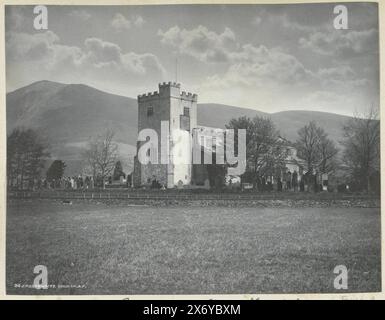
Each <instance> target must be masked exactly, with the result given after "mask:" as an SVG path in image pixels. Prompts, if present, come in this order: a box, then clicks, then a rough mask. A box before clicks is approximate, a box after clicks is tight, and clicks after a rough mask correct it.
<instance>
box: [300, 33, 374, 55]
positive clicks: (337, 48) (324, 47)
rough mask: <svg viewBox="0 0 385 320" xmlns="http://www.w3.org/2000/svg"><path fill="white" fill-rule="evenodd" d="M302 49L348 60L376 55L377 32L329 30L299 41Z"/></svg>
mask: <svg viewBox="0 0 385 320" xmlns="http://www.w3.org/2000/svg"><path fill="white" fill-rule="evenodd" d="M299 45H300V46H301V47H302V48H305V49H309V50H311V51H312V52H314V53H317V54H320V55H325V56H334V57H339V58H344V59H349V58H352V57H357V56H365V55H367V54H377V53H378V31H377V30H375V29H369V30H362V31H356V30H352V31H347V32H344V31H342V30H334V29H333V30H329V31H325V32H315V33H312V34H311V35H309V36H308V37H302V38H300V39H299Z"/></svg>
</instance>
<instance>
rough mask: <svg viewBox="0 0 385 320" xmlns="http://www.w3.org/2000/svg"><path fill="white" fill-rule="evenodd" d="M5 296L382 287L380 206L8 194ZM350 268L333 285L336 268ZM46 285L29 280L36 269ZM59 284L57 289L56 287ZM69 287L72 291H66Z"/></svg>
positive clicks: (319, 290)
mask: <svg viewBox="0 0 385 320" xmlns="http://www.w3.org/2000/svg"><path fill="white" fill-rule="evenodd" d="M6 246H7V248H6V272H7V274H6V280H7V293H8V294H199V293H200V294H209V293H229V294H236V293H311V292H335V293H337V292H338V293H342V292H368V291H379V290H380V288H381V276H380V274H381V261H380V247H381V239H380V209H379V208H253V207H250V208H226V207H220V208H219V207H205V208H199V207H190V208H188V207H187V208H186V207H162V208H156V207H151V206H133V205H132V206H128V205H106V204H96V203H86V202H82V201H78V202H75V203H74V204H72V205H68V204H67V205H66V204H62V203H60V202H55V201H53V200H19V201H17V202H16V201H10V202H9V203H8V210H7V244H6ZM341 264H342V265H345V266H346V267H347V268H348V270H349V274H348V275H349V277H348V290H345V291H342V292H341V291H340V290H335V289H334V287H333V281H334V278H335V276H336V275H334V274H333V269H334V267H335V266H337V265H341ZM36 265H45V266H47V268H48V282H49V285H55V286H56V288H50V289H47V290H36V289H33V288H20V287H18V285H31V284H32V283H33V279H34V277H35V276H36V275H35V274H34V273H33V268H34V266H36ZM58 286H62V288H58ZM70 286H72V288H70Z"/></svg>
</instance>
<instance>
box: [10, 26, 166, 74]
mask: <svg viewBox="0 0 385 320" xmlns="http://www.w3.org/2000/svg"><path fill="white" fill-rule="evenodd" d="M6 50H7V67H9V68H12V67H20V66H21V65H23V66H24V68H25V70H27V69H29V70H33V72H40V73H41V72H43V71H46V72H49V74H58V75H61V74H66V75H69V76H73V77H76V75H79V74H82V75H87V74H92V75H93V76H95V77H98V78H100V79H103V78H104V77H105V76H108V77H110V78H111V79H115V80H116V79H119V80H123V81H124V79H130V78H132V79H134V80H135V81H138V80H139V78H138V77H158V78H162V75H163V74H165V70H164V68H163V66H162V64H161V62H160V61H159V59H158V57H157V56H155V55H154V54H151V53H141V54H138V53H135V52H124V51H123V50H122V49H121V48H120V47H119V46H118V45H117V44H114V43H111V42H107V41H103V40H102V39H99V38H87V39H86V40H85V41H84V48H80V47H76V46H68V45H65V44H61V43H60V38H59V37H58V36H57V35H56V34H55V33H53V32H52V31H46V32H42V33H36V34H27V33H9V34H8V35H7V39H6ZM33 72H32V73H33ZM31 76H33V74H31Z"/></svg>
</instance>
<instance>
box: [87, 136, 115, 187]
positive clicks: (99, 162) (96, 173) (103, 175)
mask: <svg viewBox="0 0 385 320" xmlns="http://www.w3.org/2000/svg"><path fill="white" fill-rule="evenodd" d="M114 135H115V133H114V131H113V130H111V129H107V130H106V131H105V132H104V133H103V134H101V135H98V136H96V137H94V138H92V139H91V140H90V141H89V142H88V146H87V148H86V150H85V151H84V153H83V158H84V160H85V162H86V171H87V172H88V173H89V174H91V175H92V176H93V177H94V180H95V181H96V180H97V179H98V178H99V179H100V180H101V181H102V184H103V188H104V186H105V181H106V180H107V178H108V177H109V176H110V175H111V173H112V171H113V170H114V167H115V162H116V158H117V154H118V146H117V144H116V143H115V142H114V141H113V138H114Z"/></svg>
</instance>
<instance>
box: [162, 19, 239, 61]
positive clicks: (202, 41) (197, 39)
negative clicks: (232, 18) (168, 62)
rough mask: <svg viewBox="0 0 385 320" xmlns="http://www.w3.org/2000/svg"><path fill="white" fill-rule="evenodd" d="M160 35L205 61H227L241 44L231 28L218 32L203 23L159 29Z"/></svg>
mask: <svg viewBox="0 0 385 320" xmlns="http://www.w3.org/2000/svg"><path fill="white" fill-rule="evenodd" d="M158 35H159V36H160V37H161V42H162V43H163V44H165V45H169V46H171V47H174V48H175V49H176V50H177V51H178V52H179V53H182V54H186V55H190V56H192V57H194V58H196V59H198V60H200V61H203V62H226V61H228V60H229V54H230V53H231V52H232V51H234V50H236V49H237V47H238V46H239V44H238V43H237V41H236V40H235V34H234V32H233V31H232V30H231V29H230V28H225V30H224V31H223V32H222V33H216V32H214V31H210V30H208V29H207V28H206V27H205V26H202V25H199V26H198V27H196V28H195V29H191V30H186V29H180V28H179V27H178V26H174V27H172V28H170V29H169V30H167V31H165V32H164V31H162V30H159V31H158Z"/></svg>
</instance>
